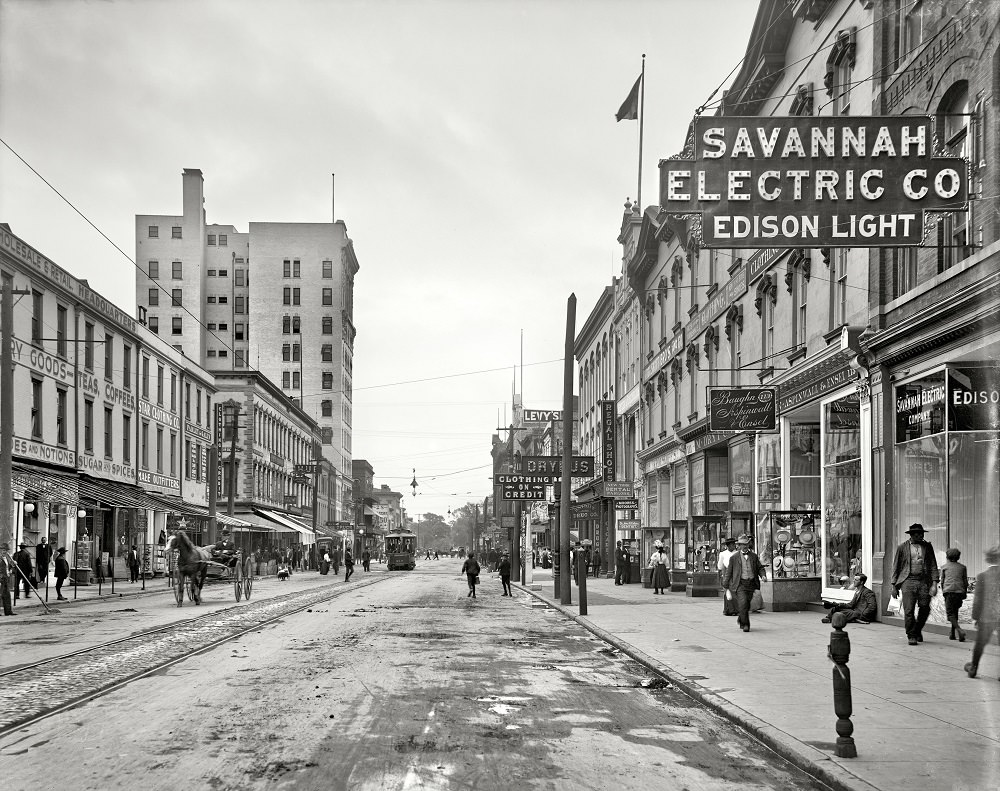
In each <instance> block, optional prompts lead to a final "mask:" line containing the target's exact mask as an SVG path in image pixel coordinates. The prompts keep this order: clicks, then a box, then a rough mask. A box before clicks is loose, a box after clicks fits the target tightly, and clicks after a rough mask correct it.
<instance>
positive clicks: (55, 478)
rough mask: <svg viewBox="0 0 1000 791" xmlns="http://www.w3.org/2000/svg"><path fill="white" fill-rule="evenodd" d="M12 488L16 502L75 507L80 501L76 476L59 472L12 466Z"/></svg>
mask: <svg viewBox="0 0 1000 791" xmlns="http://www.w3.org/2000/svg"><path fill="white" fill-rule="evenodd" d="M10 487H11V492H12V494H13V496H14V499H15V500H34V501H38V502H45V503H65V504H67V505H74V506H75V505H76V504H77V503H78V502H79V500H80V488H79V486H78V485H77V476H76V475H60V474H59V473H57V472H50V471H49V470H41V469H38V468H36V467H30V466H28V465H24V464H13V465H12V466H11V476H10Z"/></svg>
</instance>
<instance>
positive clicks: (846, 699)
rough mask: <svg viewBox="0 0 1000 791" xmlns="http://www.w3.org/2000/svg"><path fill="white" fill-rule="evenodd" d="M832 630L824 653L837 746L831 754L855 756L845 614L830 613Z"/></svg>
mask: <svg viewBox="0 0 1000 791" xmlns="http://www.w3.org/2000/svg"><path fill="white" fill-rule="evenodd" d="M830 623H831V624H832V626H833V633H832V634H831V635H830V644H829V645H828V646H827V653H826V655H827V656H828V657H829V658H830V661H831V662H833V710H834V712H835V713H836V715H837V746H836V747H835V748H834V750H833V754H834V755H836V756H837V757H838V758H857V757H858V749H857V747H855V746H854V738H853V737H852V736H851V734H852V733H854V723H853V722H851V712H852V710H853V707H852V703H851V669H850V668H849V667H848V666H847V662H848V661H849V660H850V658H851V638H850V636H849V635H848V634H847V632H845V631H844V626H845V625H846V623H847V617H846V616H845V615H844V614H843V613H840V612H838V613H834V615H833V617H832V618H831V619H830Z"/></svg>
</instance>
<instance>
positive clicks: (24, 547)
mask: <svg viewBox="0 0 1000 791" xmlns="http://www.w3.org/2000/svg"><path fill="white" fill-rule="evenodd" d="M18 546H19V547H20V548H21V549H27V548H28V545H27V544H25V543H24V542H23V541H22V542H21V543H20V544H18Z"/></svg>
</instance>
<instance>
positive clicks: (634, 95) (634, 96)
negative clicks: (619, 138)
mask: <svg viewBox="0 0 1000 791" xmlns="http://www.w3.org/2000/svg"><path fill="white" fill-rule="evenodd" d="M640 83H642V75H641V74H640V75H639V76H638V77H636V79H635V85H633V86H632V90H631V91H629V92H628V97H627V98H626V99H625V101H624V102H622V106H621V107H619V108H618V112H617V113H615V119H616V120H618V121H634V120H635V119H636V118H638V117H639V85H640Z"/></svg>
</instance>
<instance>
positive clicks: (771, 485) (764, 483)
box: [757, 434, 781, 511]
mask: <svg viewBox="0 0 1000 791" xmlns="http://www.w3.org/2000/svg"><path fill="white" fill-rule="evenodd" d="M757 507H758V510H760V511H770V510H773V509H776V508H780V507H781V434H758V435H757Z"/></svg>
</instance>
